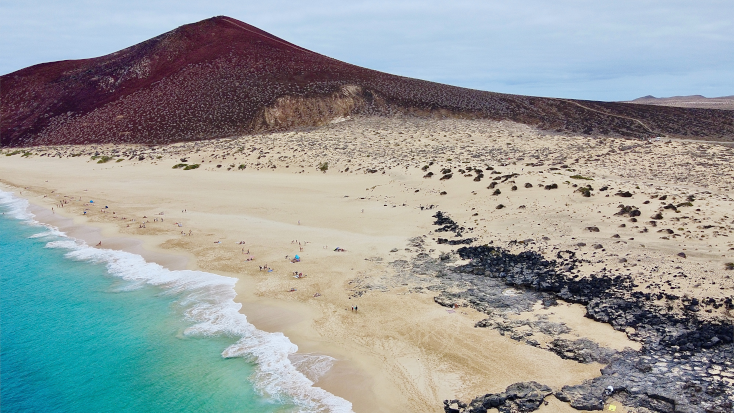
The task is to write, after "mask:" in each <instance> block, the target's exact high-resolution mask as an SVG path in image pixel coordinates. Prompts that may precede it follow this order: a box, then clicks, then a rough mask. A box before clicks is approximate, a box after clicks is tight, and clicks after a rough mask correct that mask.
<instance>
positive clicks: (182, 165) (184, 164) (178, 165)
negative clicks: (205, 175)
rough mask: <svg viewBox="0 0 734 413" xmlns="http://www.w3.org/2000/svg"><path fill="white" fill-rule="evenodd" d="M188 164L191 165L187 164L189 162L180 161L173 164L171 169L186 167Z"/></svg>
mask: <svg viewBox="0 0 734 413" xmlns="http://www.w3.org/2000/svg"><path fill="white" fill-rule="evenodd" d="M187 166H189V164H187V163H179V164H176V165H173V168H171V169H179V168H185V167H187Z"/></svg>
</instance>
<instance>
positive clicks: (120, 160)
mask: <svg viewBox="0 0 734 413" xmlns="http://www.w3.org/2000/svg"><path fill="white" fill-rule="evenodd" d="M122 161H124V159H122V158H120V159H118V160H116V161H115V162H122Z"/></svg>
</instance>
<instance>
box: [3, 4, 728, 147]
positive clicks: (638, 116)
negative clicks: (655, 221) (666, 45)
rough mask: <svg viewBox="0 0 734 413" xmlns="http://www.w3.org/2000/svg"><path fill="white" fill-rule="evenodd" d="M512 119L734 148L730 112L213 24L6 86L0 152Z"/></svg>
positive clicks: (227, 22) (16, 76)
mask: <svg viewBox="0 0 734 413" xmlns="http://www.w3.org/2000/svg"><path fill="white" fill-rule="evenodd" d="M356 114H363V115H380V116H391V115H395V114H412V115H416V116H433V117H462V118H485V119H495V120H511V121H515V122H520V123H525V124H528V125H532V126H536V127H538V128H540V129H545V130H550V131H558V132H572V133H584V134H601V135H620V136H638V137H642V136H651V135H656V136H657V135H664V136H677V137H686V138H692V139H697V138H700V139H704V138H705V139H709V140H711V139H718V140H725V141H733V140H734V119H733V118H732V113H731V112H727V111H718V110H708V109H681V108H675V107H663V106H650V105H638V104H627V103H616V102H594V101H577V100H566V99H553V98H538V97H529V96H519V95H508V94H500V93H493V92H482V91H478V90H472V89H465V88H460V87H454V86H448V85H442V84H439V83H433V82H427V81H423V80H417V79H411V78H406V77H401V76H395V75H390V74H386V73H382V72H378V71H375V70H370V69H365V68H361V67H358V66H354V65H351V64H348V63H344V62H341V61H338V60H335V59H332V58H329V57H327V56H323V55H320V54H318V53H315V52H312V51H309V50H306V49H304V48H302V47H299V46H297V45H295V44H292V43H290V42H288V41H285V40H283V39H280V38H278V37H276V36H273V35H271V34H269V33H267V32H264V31H262V30H260V29H258V28H256V27H254V26H251V25H249V24H247V23H243V22H241V21H239V20H235V19H232V18H230V17H224V16H219V17H213V18H210V19H206V20H203V21H201V22H198V23H193V24H188V25H184V26H181V27H179V28H177V29H175V30H172V31H170V32H167V33H164V34H162V35H160V36H157V37H154V38H152V39H150V40H147V41H145V42H142V43H139V44H137V45H134V46H131V47H129V48H126V49H123V50H121V51H118V52H115V53H112V54H109V55H106V56H101V57H97V58H92V59H82V60H65V61H59V62H52V63H43V64H39V65H35V66H31V67H28V68H25V69H22V70H19V71H16V72H13V73H10V74H7V75H4V76H2V77H0V146H3V147H7V146H30V145H42V144H83V143H123V142H128V143H130V142H135V143H145V144H162V143H168V142H176V141H189V140H201V139H211V138H218V137H226V136H236V135H242V134H247V133H256V132H267V131H276V130H289V129H293V128H300V127H309V126H320V125H324V124H327V123H328V122H330V121H331V120H333V119H335V118H338V117H344V116H349V115H356Z"/></svg>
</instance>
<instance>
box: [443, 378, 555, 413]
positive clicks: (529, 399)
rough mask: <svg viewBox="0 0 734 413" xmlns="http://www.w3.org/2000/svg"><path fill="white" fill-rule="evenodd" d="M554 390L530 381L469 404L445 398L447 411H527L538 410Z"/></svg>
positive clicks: (480, 412) (451, 412)
mask: <svg viewBox="0 0 734 413" xmlns="http://www.w3.org/2000/svg"><path fill="white" fill-rule="evenodd" d="M551 393H553V391H552V390H551V388H550V387H548V386H545V385H543V384H540V383H537V382H534V381H529V382H523V383H515V384H511V385H510V386H508V387H507V389H505V391H504V392H502V393H489V394H485V395H484V396H479V397H477V398H476V399H474V400H472V401H471V403H469V404H468V405H467V404H465V403H462V402H460V401H459V400H444V402H443V404H444V411H445V412H446V413H487V410H488V409H497V410H498V411H499V412H500V413H515V412H517V413H527V412H534V411H536V410H538V408H539V407H540V405H541V404H542V403H543V401H544V400H545V398H546V397H547V396H549V395H550V394H551Z"/></svg>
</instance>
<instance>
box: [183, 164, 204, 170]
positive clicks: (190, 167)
mask: <svg viewBox="0 0 734 413" xmlns="http://www.w3.org/2000/svg"><path fill="white" fill-rule="evenodd" d="M199 166H200V165H199V164H198V163H195V164H193V165H186V166H184V171H188V170H189V169H196V168H198V167H199Z"/></svg>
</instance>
